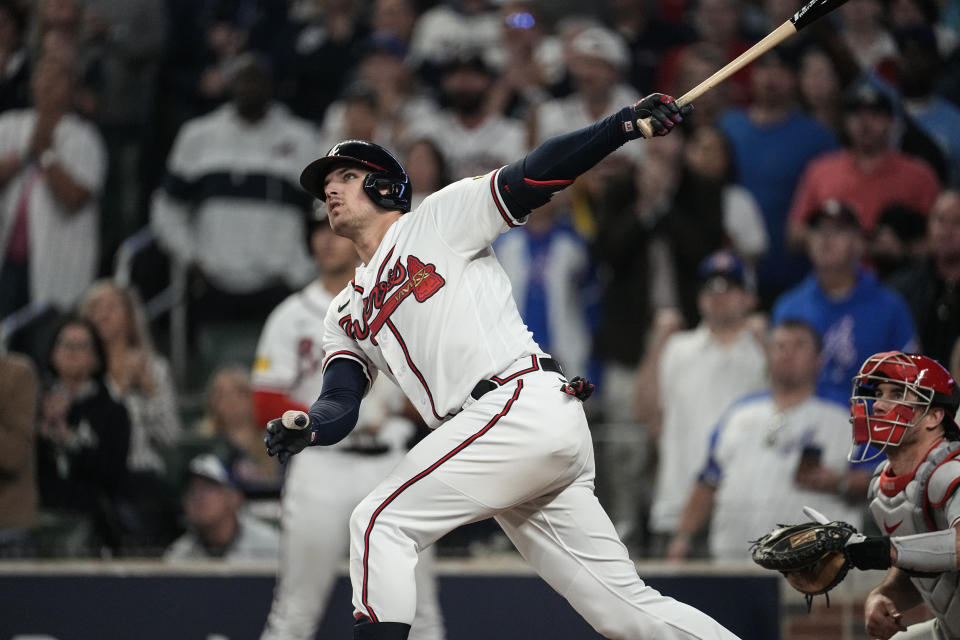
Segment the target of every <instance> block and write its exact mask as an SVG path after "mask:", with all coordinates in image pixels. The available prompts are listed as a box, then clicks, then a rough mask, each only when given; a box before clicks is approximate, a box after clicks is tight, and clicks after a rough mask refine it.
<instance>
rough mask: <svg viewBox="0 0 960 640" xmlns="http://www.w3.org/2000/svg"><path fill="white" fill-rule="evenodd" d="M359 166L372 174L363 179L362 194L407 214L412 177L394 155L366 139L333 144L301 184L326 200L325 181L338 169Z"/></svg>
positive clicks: (383, 205)
mask: <svg viewBox="0 0 960 640" xmlns="http://www.w3.org/2000/svg"><path fill="white" fill-rule="evenodd" d="M344 165H347V166H357V167H361V168H363V169H366V170H368V171H369V172H370V173H369V174H367V177H366V178H364V180H363V191H364V193H366V194H367V196H369V198H370V199H371V200H373V202H374V203H376V204H377V205H379V206H381V207H383V208H385V209H391V210H396V211H400V212H402V213H406V212H407V211H410V195H411V190H412V188H411V186H410V178H409V177H407V172H406V170H404V168H403V165H401V164H400V161H399V160H397V159H396V158H395V157H394V156H393V154H392V153H390V152H389V151H387V150H386V149H384V148H383V147H381V146H380V145H377V144H374V143H372V142H367V141H366V140H344V141H343V142H338V143H337V144H335V145H333V146H332V147H331V148H330V150H329V151H327V153H326V155H325V156H323V157H322V158H318V159H317V160H314V161H313V162H311V163H310V164H309V165H307V168H306V169H304V170H303V173H301V174H300V185H301V186H302V187H303V188H304V189H306V190H307V192H309V193H311V194H313V196H314V197H316V198H319V199H320V200H326V198H327V196H326V194H325V193H324V190H323V181H324V179H325V178H326V177H327V174H328V173H330V172H331V171H333V170H334V169H336V168H337V167H342V166H344Z"/></svg>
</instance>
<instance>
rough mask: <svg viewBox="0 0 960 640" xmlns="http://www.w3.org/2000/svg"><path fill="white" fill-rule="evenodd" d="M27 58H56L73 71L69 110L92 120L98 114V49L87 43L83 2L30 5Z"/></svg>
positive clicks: (64, 0)
mask: <svg viewBox="0 0 960 640" xmlns="http://www.w3.org/2000/svg"><path fill="white" fill-rule="evenodd" d="M30 49H31V57H32V59H33V60H34V61H36V60H39V59H40V58H42V57H44V56H48V55H54V56H58V57H60V58H61V59H62V60H63V61H64V62H65V63H69V64H70V65H72V66H74V67H75V68H76V70H77V78H76V79H77V82H76V84H75V87H74V92H73V97H72V100H73V109H74V110H75V111H76V112H77V113H78V114H80V115H81V116H82V117H84V118H87V119H90V120H94V121H95V120H96V119H97V116H98V115H99V113H100V104H101V100H102V98H101V95H100V94H101V91H102V88H103V69H102V65H101V60H100V58H99V56H98V52H97V51H95V50H93V49H92V48H91V47H89V46H87V42H86V40H85V34H84V5H83V3H82V2H81V1H80V0H40V1H39V2H37V3H35V4H34V11H33V16H32V24H31V29H30Z"/></svg>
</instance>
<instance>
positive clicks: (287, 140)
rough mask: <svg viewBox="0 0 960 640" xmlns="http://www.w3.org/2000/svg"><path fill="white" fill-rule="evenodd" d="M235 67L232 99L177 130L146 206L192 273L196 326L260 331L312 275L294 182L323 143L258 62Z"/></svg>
mask: <svg viewBox="0 0 960 640" xmlns="http://www.w3.org/2000/svg"><path fill="white" fill-rule="evenodd" d="M236 65H237V66H236V74H235V76H233V78H232V83H231V92H232V97H233V99H232V101H231V102H230V103H229V104H226V105H224V106H222V107H220V108H218V109H217V110H215V111H213V112H212V113H210V114H208V115H206V116H202V117H200V118H197V119H195V120H192V121H190V122H188V123H186V124H185V125H184V127H183V129H182V130H181V131H180V133H179V135H178V136H177V141H176V143H175V144H174V149H173V151H172V153H171V155H170V159H169V161H168V168H167V176H166V178H165V181H164V184H163V186H162V188H160V189H159V190H158V191H157V193H156V194H155V196H154V200H153V210H152V218H151V222H152V226H153V229H154V231H155V233H156V234H157V237H158V239H159V241H160V244H161V245H162V246H163V248H164V249H166V250H167V251H168V252H169V253H170V254H171V255H172V256H173V257H174V258H175V259H176V260H177V261H179V262H180V263H181V264H183V265H191V266H194V267H195V268H196V269H195V274H194V275H195V277H196V280H195V282H194V283H193V286H192V287H191V289H190V292H191V295H192V299H191V300H190V312H191V321H192V322H195V323H199V324H201V325H204V324H208V323H216V322H223V321H229V322H230V323H237V322H240V323H243V322H249V323H255V324H257V325H259V323H260V322H262V321H263V318H264V317H266V313H267V312H268V311H269V309H271V308H272V307H273V306H274V305H276V304H277V303H278V302H279V301H280V300H282V299H283V298H284V297H286V296H287V295H289V293H290V292H291V291H292V290H294V289H295V288H297V287H299V286H300V285H302V284H303V283H304V282H306V281H307V280H308V279H309V278H310V272H311V267H310V261H309V259H308V258H307V255H306V251H305V249H304V245H303V234H304V214H305V212H306V211H307V209H308V207H309V206H310V197H309V196H308V195H307V194H306V193H304V192H303V191H302V190H301V189H300V187H299V185H298V183H297V178H298V176H299V171H300V169H301V168H302V167H303V166H304V165H305V164H306V163H307V162H308V161H309V158H311V157H313V155H314V154H315V153H316V150H317V149H318V148H319V147H320V144H319V142H318V140H317V136H316V132H315V130H314V128H313V127H312V126H311V125H310V124H309V123H307V122H305V121H303V120H300V119H298V118H295V117H293V116H292V115H290V113H289V111H287V109H286V108H285V107H283V106H282V105H280V104H278V103H276V102H273V101H272V100H271V92H272V86H271V85H272V81H271V74H270V70H269V67H268V65H267V63H266V61H265V60H263V59H262V58H259V57H257V56H254V55H252V54H251V55H246V56H244V57H242V58H240V59H239V60H238V61H237V63H236ZM265 238H269V239H270V242H264V239H265ZM251 349H252V347H251ZM251 358H252V354H251Z"/></svg>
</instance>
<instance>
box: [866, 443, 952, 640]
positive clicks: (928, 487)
mask: <svg viewBox="0 0 960 640" xmlns="http://www.w3.org/2000/svg"><path fill="white" fill-rule="evenodd" d="M955 454H960V442H952V441H944V442H942V443H941V444H940V445H938V446H937V447H936V448H934V449H933V451H931V452H930V454H929V455H928V456H927V458H926V459H925V460H924V461H923V462H922V463H921V464H920V466H919V467H917V471H916V473H915V474H914V476H913V479H911V480H910V482H909V483H907V486H906V487H905V488H904V489H903V490H901V491H898V492H896V493H894V492H893V489H892V488H891V489H888V493H893V495H888V493H884V491H883V490H882V489H881V486H880V484H881V482H882V472H883V471H884V470H885V469H886V468H887V464H888V463H886V462H884V463H882V464H881V465H880V466H879V467H877V471H876V473H875V474H874V476H873V479H872V480H871V481H870V491H869V494H868V496H869V499H870V512H871V513H872V514H873V519H874V520H875V521H876V523H877V526H879V527H880V531H881V532H882V533H885V534H886V535H890V536H907V535H911V534H914V533H926V532H928V531H938V530H941V529H946V528H947V527H948V526H949V523H948V522H946V521H945V520H946V518H945V516H944V513H943V511H942V510H941V509H937V508H936V507H933V506H931V505H930V504H929V503H927V501H926V498H925V494H927V493H928V492H929V494H930V496H931V497H932V498H933V497H934V496H935V495H936V497H942V496H943V495H944V494H945V493H946V491H947V487H948V486H949V485H950V481H951V480H953V479H956V478H957V477H960V461H958V460H956V459H950V458H951V457H952V455H955ZM948 459H950V460H948ZM953 467H956V469H954V468H953ZM934 471H936V474H934ZM925 503H926V513H925ZM930 519H932V521H933V526H932V527H931V525H930ZM911 580H912V582H913V584H914V586H916V587H917V590H918V591H919V592H920V594H921V595H922V596H923V600H924V602H926V604H927V606H928V607H929V608H930V610H931V611H932V612H933V613H934V615H936V616H937V618H938V619H939V620H940V625H941V629H940V632H941V633H942V634H943V635H942V637H943V638H944V639H946V638H960V573H958V572H956V571H951V572H945V573H941V574H938V575H937V576H935V577H932V578H911Z"/></svg>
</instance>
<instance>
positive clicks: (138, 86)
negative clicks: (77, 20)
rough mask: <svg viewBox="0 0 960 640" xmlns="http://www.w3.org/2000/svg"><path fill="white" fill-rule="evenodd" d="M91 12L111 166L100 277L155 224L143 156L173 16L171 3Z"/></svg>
mask: <svg viewBox="0 0 960 640" xmlns="http://www.w3.org/2000/svg"><path fill="white" fill-rule="evenodd" d="M84 6H85V8H86V12H85V16H84V25H83V29H82V37H83V39H84V42H85V46H86V48H87V49H89V50H90V51H91V52H92V56H93V57H94V58H95V59H97V60H99V63H100V75H101V84H100V87H99V88H100V100H99V103H100V104H99V110H98V112H97V118H96V121H97V124H98V125H99V127H100V132H101V133H102V134H103V139H104V142H105V144H106V147H107V158H108V160H109V163H108V166H107V177H106V184H105V186H104V189H103V201H102V204H101V212H102V217H101V225H100V237H101V256H102V260H101V265H100V273H108V272H109V271H111V270H112V268H113V258H114V254H115V253H116V250H117V247H119V246H120V243H121V242H123V240H124V239H125V238H126V237H127V236H129V235H131V234H132V233H134V232H135V231H136V230H138V229H139V228H141V227H142V226H144V225H145V224H147V222H148V211H149V207H148V203H149V200H148V197H149V195H148V193H147V189H146V185H145V184H144V180H145V176H144V170H145V162H146V161H147V159H146V158H144V155H143V154H144V145H145V144H146V141H147V136H148V135H149V129H150V128H151V127H152V126H153V125H154V118H155V114H154V112H153V109H154V104H155V101H156V98H157V82H158V74H159V69H160V59H161V56H162V54H163V45H164V41H165V38H166V29H167V24H166V22H167V13H166V5H165V2H163V0H85V2H84Z"/></svg>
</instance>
